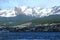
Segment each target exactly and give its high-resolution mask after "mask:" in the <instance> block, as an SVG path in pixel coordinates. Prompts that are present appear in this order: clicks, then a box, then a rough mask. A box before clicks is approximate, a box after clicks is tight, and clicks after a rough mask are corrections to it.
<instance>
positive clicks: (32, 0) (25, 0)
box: [0, 0, 60, 9]
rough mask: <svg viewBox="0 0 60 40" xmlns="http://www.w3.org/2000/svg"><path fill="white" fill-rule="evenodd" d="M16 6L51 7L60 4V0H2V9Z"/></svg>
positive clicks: (0, 7)
mask: <svg viewBox="0 0 60 40" xmlns="http://www.w3.org/2000/svg"><path fill="white" fill-rule="evenodd" d="M15 6H29V7H41V8H51V7H54V6H60V0H0V9H12V8H14V7H15Z"/></svg>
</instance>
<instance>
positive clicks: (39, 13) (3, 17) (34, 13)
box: [0, 6, 60, 22]
mask: <svg viewBox="0 0 60 40" xmlns="http://www.w3.org/2000/svg"><path fill="white" fill-rule="evenodd" d="M51 15H52V16H56V15H59V17H58V18H60V6H54V7H52V8H40V7H27V6H19V7H14V8H13V9H0V22H9V21H10V22H12V21H13V22H25V21H30V20H34V19H38V18H45V17H47V18H52V17H49V16H51ZM56 17H57V16H56Z"/></svg>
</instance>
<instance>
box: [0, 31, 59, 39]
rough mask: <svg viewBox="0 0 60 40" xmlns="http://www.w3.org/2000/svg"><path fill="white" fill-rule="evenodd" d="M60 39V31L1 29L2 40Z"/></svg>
mask: <svg viewBox="0 0 60 40" xmlns="http://www.w3.org/2000/svg"><path fill="white" fill-rule="evenodd" d="M23 39H24V40H29V39H31V40H60V32H9V31H4V30H3V31H0V40H23Z"/></svg>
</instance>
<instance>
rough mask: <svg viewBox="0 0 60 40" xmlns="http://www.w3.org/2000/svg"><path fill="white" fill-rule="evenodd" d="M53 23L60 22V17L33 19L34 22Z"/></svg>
mask: <svg viewBox="0 0 60 40" xmlns="http://www.w3.org/2000/svg"><path fill="white" fill-rule="evenodd" d="M46 23H48V24H51V23H60V18H52V19H50V18H40V19H36V20H33V21H32V24H35V25H36V24H46Z"/></svg>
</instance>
